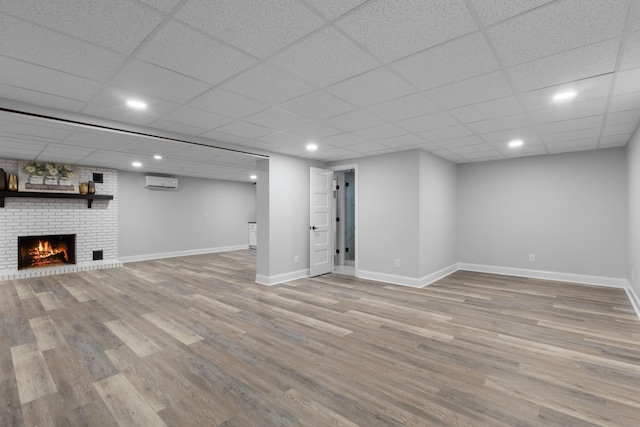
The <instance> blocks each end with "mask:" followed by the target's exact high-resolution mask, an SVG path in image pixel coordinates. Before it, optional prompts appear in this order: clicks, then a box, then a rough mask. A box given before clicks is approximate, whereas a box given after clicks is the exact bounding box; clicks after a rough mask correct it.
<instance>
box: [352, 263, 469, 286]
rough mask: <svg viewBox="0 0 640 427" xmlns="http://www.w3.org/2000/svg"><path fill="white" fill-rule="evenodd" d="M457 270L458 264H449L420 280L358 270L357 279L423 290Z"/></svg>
mask: <svg viewBox="0 0 640 427" xmlns="http://www.w3.org/2000/svg"><path fill="white" fill-rule="evenodd" d="M456 270H458V264H451V265H450V266H448V267H445V268H443V269H441V270H438V271H436V272H433V273H431V274H427V275H426V276H423V277H420V278H417V279H416V278H414V277H407V276H398V275H395V274H387V273H378V272H375V271H366V270H358V277H359V278H361V279H367V280H375V281H377V282H385V283H392V284H394V285H401V286H409V287H412V288H424V287H425V286H428V285H430V284H431V283H433V282H437V281H438V280H440V279H442V278H443V277H447V276H448V275H450V274H451V273H453V272H455V271H456Z"/></svg>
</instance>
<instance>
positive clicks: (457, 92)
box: [425, 71, 513, 108]
mask: <svg viewBox="0 0 640 427" xmlns="http://www.w3.org/2000/svg"><path fill="white" fill-rule="evenodd" d="M425 93H426V95H427V96H428V97H429V98H430V99H432V100H433V101H434V102H436V103H438V104H439V105H442V106H443V107H445V108H455V107H461V106H463V105H471V104H476V103H478V102H483V101H488V100H491V99H496V98H503V97H505V96H509V95H512V94H513V92H512V90H511V87H510V86H509V82H507V79H506V78H505V77H504V74H503V73H502V71H496V72H493V73H489V74H485V75H483V76H478V77H472V78H470V79H468V80H464V81H461V82H458V83H453V84H450V85H447V86H442V87H439V88H436V89H431V90H429V91H427V92H425Z"/></svg>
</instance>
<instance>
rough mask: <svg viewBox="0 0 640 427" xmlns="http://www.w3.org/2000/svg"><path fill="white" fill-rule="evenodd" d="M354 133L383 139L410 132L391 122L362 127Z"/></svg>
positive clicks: (368, 137) (364, 136) (369, 137)
mask: <svg viewBox="0 0 640 427" xmlns="http://www.w3.org/2000/svg"><path fill="white" fill-rule="evenodd" d="M353 133H354V134H356V135H359V136H361V137H363V138H367V139H383V138H390V137H392V136H398V135H406V134H407V133H409V132H407V130H406V129H403V128H401V127H399V126H396V125H392V124H391V123H385V124H382V125H378V126H373V127H370V128H367V129H361V130H358V131H355V132H353Z"/></svg>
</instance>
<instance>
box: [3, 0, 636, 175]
mask: <svg viewBox="0 0 640 427" xmlns="http://www.w3.org/2000/svg"><path fill="white" fill-rule="evenodd" d="M0 40H2V42H1V43H0V108H3V109H5V111H3V112H2V114H0V157H3V158H16V159H27V160H42V161H52V162H65V163H76V164H83V165H91V166H103V167H112V168H117V169H120V170H132V169H133V168H132V166H131V162H132V161H134V160H138V161H141V162H142V163H143V168H142V169H143V170H144V171H146V172H155V173H166V174H178V175H185V176H201V177H207V178H217V179H231V180H239V181H248V180H249V175H251V174H252V173H254V172H255V169H256V159H257V158H258V157H255V156H250V155H243V154H242V152H244V153H257V154H262V155H268V154H269V153H271V152H273V153H282V154H287V155H292V156H298V157H303V158H311V159H318V160H323V161H339V160H349V159H353V158H357V157H362V156H368V155H376V154H383V153H390V152H395V151H403V150H409V149H416V148H420V149H423V150H425V151H428V152H431V153H433V154H435V155H437V156H440V157H442V158H445V159H448V160H450V161H453V162H456V163H467V162H477V161H486V160H495V159H505V158H512V157H521V156H534V155H545V154H554V153H563V152H570V151H582V150H594V149H603V148H610V147H622V146H625V145H626V144H627V143H628V141H629V140H630V138H631V136H632V135H633V133H634V132H635V131H636V129H637V128H638V124H639V119H640V4H639V2H637V1H636V0H631V1H630V0H558V1H548V0H546V1H545V0H512V1H506V2H505V1H502V0H430V1H424V0H404V1H398V0H379V1H375V0H370V1H363V0H304V1H303V0H217V1H213V0H139V1H138V0H112V1H103V0H84V1H82V2H78V1H75V0H55V1H54V0H40V1H37V0H3V1H2V2H0ZM566 90H573V91H576V93H577V95H576V97H575V98H574V99H572V100H570V101H568V102H564V103H556V102H554V101H552V97H553V95H554V94H556V93H558V92H560V91H566ZM130 98H135V99H139V100H143V101H145V102H146V103H147V104H148V108H147V110H145V111H134V110H131V109H129V108H128V107H127V106H126V105H125V101H126V100H127V99H130ZM7 109H11V110H19V111H21V112H26V113H34V112H35V113H38V114H41V115H46V116H49V117H53V118H66V119H69V118H71V119H73V120H74V121H80V122H83V123H87V124H99V125H102V126H105V125H106V126H107V127H110V128H118V129H123V130H127V131H128V132H129V133H123V132H106V131H105V130H104V129H96V128H91V127H86V126H84V127H83V126H80V127H79V126H71V125H69V124H68V123H59V122H56V121H51V120H41V119H36V118H33V117H30V116H25V115H16V114H14V113H9V112H7V111H6V110H7ZM141 133H142V134H145V135H158V136H160V137H162V138H150V137H148V136H140V135H139V134H141ZM513 139H521V140H523V142H524V144H523V145H522V146H521V147H520V148H517V149H515V148H510V147H509V146H508V142H509V141H511V140H513ZM180 141H183V142H180ZM311 141H313V142H315V143H316V144H317V145H318V150H317V151H316V152H313V153H310V152H308V151H306V149H305V146H306V144H307V143H308V142H311ZM187 142H194V143H195V144H189V143H187ZM215 147H219V148H215ZM227 149H231V150H233V151H229V150H227ZM154 154H161V155H162V156H163V159H162V160H161V161H156V160H154V159H153V158H152V156H153V155H154Z"/></svg>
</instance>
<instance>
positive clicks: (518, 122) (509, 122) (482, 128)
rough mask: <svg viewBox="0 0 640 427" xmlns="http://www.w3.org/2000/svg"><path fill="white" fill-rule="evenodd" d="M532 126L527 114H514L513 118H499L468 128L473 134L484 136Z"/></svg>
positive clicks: (477, 123)
mask: <svg viewBox="0 0 640 427" xmlns="http://www.w3.org/2000/svg"><path fill="white" fill-rule="evenodd" d="M530 124H531V123H530V121H529V117H527V115H526V114H514V115H511V116H504V117H497V118H495V119H489V120H481V121H479V122H473V123H468V124H467V128H469V129H471V130H472V131H473V132H476V133H480V134H482V133H488V132H496V131H501V130H507V129H515V128H520V127H526V126H529V125H530Z"/></svg>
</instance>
